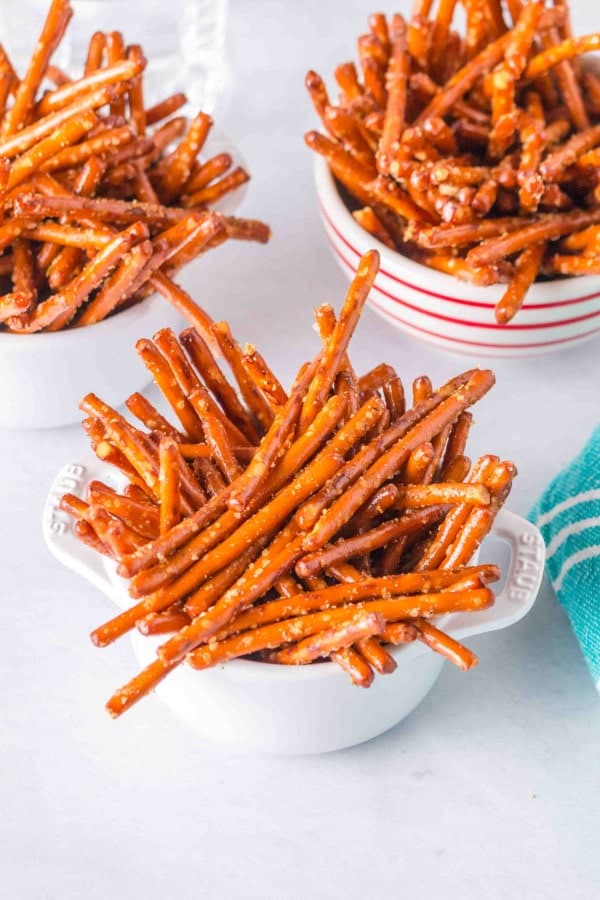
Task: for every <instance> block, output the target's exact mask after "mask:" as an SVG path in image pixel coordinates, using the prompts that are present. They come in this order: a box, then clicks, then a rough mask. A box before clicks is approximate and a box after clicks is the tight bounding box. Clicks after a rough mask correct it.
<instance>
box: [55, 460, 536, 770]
mask: <svg viewBox="0 0 600 900" xmlns="http://www.w3.org/2000/svg"><path fill="white" fill-rule="evenodd" d="M99 477H103V478H105V477H106V468H105V467H104V466H101V464H99V463H98V462H97V461H96V460H93V459H91V460H90V461H89V462H87V461H86V462H85V463H83V464H80V463H74V464H71V465H68V466H65V467H64V468H63V469H62V471H61V472H60V473H59V475H58V477H57V478H56V480H55V482H54V484H53V486H52V489H51V491H50V494H49V495H48V499H47V501H46V506H45V509H44V517H43V530H44V537H45V539H46V543H47V545H48V547H49V548H50V551H51V552H52V553H53V554H54V556H56V557H57V558H58V559H59V560H60V561H61V562H63V563H64V564H65V565H66V566H68V567H69V568H71V569H73V570H74V571H75V572H77V573H78V574H79V575H82V576H83V577H84V578H86V579H87V580H88V581H90V582H91V583H92V584H93V585H95V586H96V587H97V588H98V589H99V590H101V591H103V592H104V593H105V594H106V595H107V596H108V597H110V599H111V600H112V601H113V602H114V603H115V604H116V605H117V606H118V607H119V608H121V609H124V608H126V607H128V606H130V605H131V600H130V598H129V596H128V594H127V590H126V585H125V583H124V581H123V580H122V579H120V578H119V577H118V576H117V575H116V574H115V569H114V565H113V564H112V563H111V562H110V561H109V560H106V559H105V558H104V557H100V556H99V555H98V554H96V553H94V552H93V551H92V550H90V549H89V548H88V547H86V546H84V545H83V544H81V543H80V541H79V540H78V539H77V538H76V537H75V535H74V534H73V531H72V527H71V525H72V520H71V519H70V517H69V516H67V515H65V514H64V513H63V512H61V510H60V508H59V503H60V498H61V497H62V495H63V494H64V493H65V492H66V491H72V492H75V493H81V492H82V491H84V490H85V486H86V484H87V483H88V482H89V481H90V480H92V479H94V478H99ZM494 533H495V535H497V536H498V537H500V538H503V539H504V540H506V541H507V542H508V543H509V545H510V550H511V560H510V564H509V566H508V574H507V576H506V579H505V582H504V584H503V586H502V588H501V589H500V590H499V591H498V594H497V598H496V603H495V605H494V606H492V607H491V608H490V609H487V610H484V611H483V612H480V613H475V614H472V615H469V614H460V615H459V614H457V615H451V616H446V617H444V618H443V620H441V621H442V624H443V627H444V628H445V630H447V631H448V632H449V633H450V634H452V635H453V636H454V637H456V638H459V639H462V638H466V637H469V636H471V635H475V634H482V633H483V632H486V631H495V630H496V629H499V628H506V627H507V626H508V625H512V624H513V623H514V622H517V621H518V620H519V619H521V618H522V617H523V616H524V615H525V614H526V613H527V612H528V611H529V609H530V608H531V606H532V604H533V602H534V600H535V597H536V595H537V592H538V589H539V585H540V582H541V579H542V573H543V567H544V544H543V541H542V538H541V535H540V533H539V531H538V530H537V528H535V527H534V526H533V525H531V524H530V523H529V522H527V521H525V520H524V519H521V518H520V517H519V516H515V515H513V514H512V513H509V512H506V511H502V512H501V513H500V515H499V516H498V518H497V521H496V526H495V529H494ZM492 549H493V545H492ZM484 555H485V558H486V561H487V560H488V559H489V558H490V553H489V552H488V548H486V552H485V554H484ZM161 640H163V641H164V638H162V639H161V638H147V637H143V636H142V635H140V634H138V633H137V632H135V633H133V635H132V642H133V648H134V652H135V655H136V658H137V662H138V664H139V665H140V666H145V665H147V664H148V663H150V662H152V660H153V659H155V658H156V655H155V650H156V647H157V645H158V644H159V643H160V642H161ZM104 652H105V653H109V652H110V650H105V651H104ZM391 652H392V653H393V655H394V657H395V659H396V661H397V663H398V667H397V669H396V671H395V672H393V673H392V674H391V675H385V676H378V677H376V678H375V681H374V682H373V685H372V686H371V687H370V688H369V690H361V689H360V688H357V687H354V686H353V685H352V684H351V683H350V681H349V679H348V677H347V676H346V675H345V674H344V673H343V672H342V671H341V670H340V669H338V667H337V666H335V665H334V664H333V663H327V662H325V663H319V664H316V665H312V666H300V667H294V666H276V665H270V664H265V663H261V662H255V661H252V660H243V659H238V660H232V661H230V662H228V663H226V664H225V665H223V666H220V667H215V668H214V669H208V670H206V671H202V672H198V671H194V670H192V669H190V668H189V667H187V666H185V665H184V666H180V667H179V668H178V669H177V670H176V671H175V672H173V673H171V675H169V677H168V678H166V679H165V681H164V682H162V684H161V685H160V686H159V687H158V689H157V693H158V694H159V696H160V697H161V698H162V699H163V700H164V702H165V703H166V704H167V706H168V707H169V708H170V709H171V710H172V711H173V712H174V713H175V714H176V715H177V716H179V718H181V719H182V720H183V721H184V722H186V723H187V724H188V725H189V726H190V727H191V728H192V729H194V730H195V731H197V732H198V733H199V734H201V735H202V737H203V738H206V739H209V740H211V741H216V742H218V743H225V744H233V745H235V746H236V747H237V748H238V749H244V750H250V751H259V752H266V753H287V754H296V753H324V752H327V751H331V750H339V749H342V748H344V747H351V746H353V745H354V744H360V743H362V742H363V741H368V740H370V739H371V738H373V737H376V736H377V735H379V734H382V733H383V732H384V731H387V730H388V729H389V728H392V727H393V726H394V725H396V724H397V723H398V722H400V721H401V720H402V719H403V718H404V717H405V716H407V715H408V714H409V713H410V712H411V711H412V710H413V709H414V708H415V707H416V706H417V705H418V704H419V703H420V702H421V701H422V700H423V698H424V697H425V696H426V694H427V693H428V692H429V691H430V690H431V688H432V687H433V685H434V683H435V681H436V679H437V677H438V675H439V674H440V671H441V669H442V666H443V662H444V661H443V659H442V658H441V657H440V656H438V655H437V654H435V653H433V652H432V651H431V650H429V649H428V648H426V647H424V646H423V645H422V644H420V643H414V644H410V645H408V646H406V647H398V648H393V649H392V650H391ZM132 674H133V671H132ZM465 677H468V675H466V676H465ZM109 691H110V688H108V687H107V694H108V693H109ZM146 702H147V701H146ZM134 714H135V713H134Z"/></svg>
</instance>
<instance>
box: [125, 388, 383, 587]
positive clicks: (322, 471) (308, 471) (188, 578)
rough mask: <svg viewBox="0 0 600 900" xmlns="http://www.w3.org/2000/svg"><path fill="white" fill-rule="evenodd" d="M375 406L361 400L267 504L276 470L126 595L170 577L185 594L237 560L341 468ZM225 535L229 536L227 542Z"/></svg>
mask: <svg viewBox="0 0 600 900" xmlns="http://www.w3.org/2000/svg"><path fill="white" fill-rule="evenodd" d="M375 410H376V407H375V406H374V405H373V404H370V403H367V404H365V405H364V406H363V407H362V408H361V410H359V412H358V413H357V414H356V416H354V417H353V418H352V419H349V420H348V421H347V422H346V423H344V425H343V426H342V427H341V428H340V430H339V431H338V432H337V434H335V435H334V437H333V438H332V439H331V441H330V443H329V445H328V446H327V447H326V448H325V449H324V450H322V451H321V452H320V453H319V454H318V455H317V456H316V457H315V458H314V459H313V460H312V462H311V463H310V464H309V465H308V466H307V467H306V468H305V469H304V470H303V471H301V472H300V473H299V474H298V475H296V477H295V478H294V479H293V480H292V481H290V482H289V483H288V484H286V486H285V487H283V488H282V490H281V491H280V492H279V493H278V494H276V495H275V496H274V497H272V499H270V500H269V501H268V502H266V503H265V500H266V499H267V498H268V497H269V496H270V494H271V491H270V490H269V483H270V482H271V483H272V479H273V478H275V484H277V474H276V471H275V472H274V473H273V475H272V476H271V478H270V479H269V480H268V481H267V482H266V483H265V485H264V486H263V488H262V490H261V491H260V492H258V493H257V494H256V495H255V496H254V497H253V498H252V501H251V502H250V503H248V505H247V506H246V507H245V508H244V509H243V511H236V512H235V513H234V512H232V511H231V510H228V511H227V513H225V514H224V515H222V516H221V517H220V518H219V519H218V520H217V521H216V522H215V523H214V524H213V525H212V526H209V528H208V529H206V531H204V532H201V533H200V534H199V535H197V536H196V537H195V538H193V539H192V540H191V541H190V543H189V544H187V545H186V546H185V547H183V548H181V549H180V550H179V551H178V552H177V553H176V554H174V555H173V556H172V557H171V558H170V559H169V560H168V561H166V562H165V563H162V564H161V565H160V566H157V567H155V568H154V569H148V570H146V571H145V572H141V573H139V574H138V575H136V576H135V577H134V578H133V579H132V581H131V583H130V594H131V595H132V596H134V597H135V596H139V595H140V594H142V593H149V592H150V591H155V590H157V588H159V587H161V586H162V585H164V584H165V583H166V582H167V581H169V582H171V583H170V584H169V587H168V593H169V595H170V594H171V593H173V592H174V591H176V593H177V594H178V596H179V597H183V596H185V594H186V593H188V592H189V589H192V588H193V587H195V586H197V584H198V583H199V581H200V580H202V579H205V578H207V577H208V576H210V575H211V574H213V572H214V571H217V570H218V569H219V568H221V567H222V566H224V565H226V564H227V563H228V562H230V561H231V559H233V558H235V556H236V554H237V553H239V552H240V551H241V550H243V548H244V547H245V546H247V544H248V542H249V541H252V540H255V539H256V538H258V537H261V536H262V535H264V534H271V533H273V532H274V531H275V530H276V529H277V528H279V527H280V526H281V525H282V524H283V522H285V520H286V519H287V518H288V517H289V515H290V514H291V513H292V512H293V510H294V509H295V508H296V507H297V506H298V505H299V504H301V503H302V502H303V501H304V500H305V499H306V498H307V497H308V496H310V494H311V493H312V492H313V491H314V490H315V489H318V487H320V486H321V485H322V484H323V483H325V482H326V481H327V480H328V479H329V478H330V477H331V476H332V475H333V474H334V473H335V472H336V471H337V470H338V469H339V468H340V466H341V465H342V463H343V456H342V454H343V453H347V452H348V451H349V450H350V449H351V447H353V446H354V445H355V444H356V443H357V441H359V440H360V438H361V437H363V436H364V434H365V433H366V431H367V430H368V429H369V428H370V427H371V426H372V422H373V418H374V415H375V414H376V412H375ZM234 485H235V483H234ZM232 489H233V488H232ZM261 504H264V505H262V506H261ZM240 523H241V524H240ZM224 538H227V541H226V542H224ZM219 542H221V543H219ZM174 577H177V578H178V580H177V581H175V582H173V581H172V579H173V578H174ZM188 586H189V589H188ZM174 599H177V598H174Z"/></svg>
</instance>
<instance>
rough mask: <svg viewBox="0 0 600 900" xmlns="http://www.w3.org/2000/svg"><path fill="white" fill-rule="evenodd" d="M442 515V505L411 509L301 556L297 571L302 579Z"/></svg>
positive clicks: (435, 520)
mask: <svg viewBox="0 0 600 900" xmlns="http://www.w3.org/2000/svg"><path fill="white" fill-rule="evenodd" d="M443 514H444V508H443V507H433V508H432V507H429V508H427V509H423V510H418V511H416V512H415V511H411V512H409V513H407V514H406V515H404V516H401V517H400V518H399V519H392V520H391V521H389V522H384V523H383V524H382V525H379V526H377V527H376V528H373V529H372V530H371V531H365V532H363V533H362V534H359V535H356V536H355V537H351V538H347V539H345V540H341V541H338V542H337V543H336V544H332V545H331V546H328V547H326V548H325V549H323V550H318V551H316V552H315V553H309V554H307V555H306V556H303V557H302V558H301V559H300V560H299V562H298V563H296V573H297V574H298V575H299V576H300V577H301V578H305V577H307V576H309V575H315V574H316V573H317V572H320V571H322V570H323V569H326V568H327V567H328V566H330V565H331V564H332V563H337V562H340V561H345V560H348V559H354V558H355V557H357V556H359V555H360V554H362V553H368V552H370V551H372V550H376V549H378V548H379V547H385V546H386V545H387V544H388V543H390V542H391V541H394V540H397V539H398V538H400V537H404V536H405V535H407V534H411V533H412V532H413V531H414V530H415V529H417V528H419V527H420V526H422V525H432V524H436V523H437V522H438V521H439V519H440V517H441V516H443Z"/></svg>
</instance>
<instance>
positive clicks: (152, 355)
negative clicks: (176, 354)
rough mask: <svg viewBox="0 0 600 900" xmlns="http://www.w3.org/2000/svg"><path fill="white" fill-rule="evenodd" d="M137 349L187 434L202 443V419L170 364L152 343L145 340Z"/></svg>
mask: <svg viewBox="0 0 600 900" xmlns="http://www.w3.org/2000/svg"><path fill="white" fill-rule="evenodd" d="M135 349H136V352H137V354H138V356H139V357H140V358H141V360H142V362H143V363H144V365H145V366H146V368H147V369H148V370H149V371H150V372H151V373H152V376H153V378H154V380H155V381H156V384H157V385H158V387H159V388H160V390H161V391H162V393H163V394H164V396H165V397H166V399H167V401H168V402H169V404H170V406H171V407H172V409H173V411H174V413H175V414H176V416H177V418H178V419H179V421H180V422H181V425H182V427H183V430H184V432H185V434H187V435H189V436H190V437H191V438H192V439H193V440H195V441H201V440H202V438H203V436H204V432H203V430H202V424H201V422H200V419H199V418H198V415H197V414H196V412H195V411H194V409H193V407H192V406H191V404H190V402H189V400H188V398H187V397H186V396H185V394H184V393H183V391H182V390H181V388H180V386H179V384H178V383H177V379H176V378H175V376H174V375H173V372H172V371H171V368H170V366H169V362H168V361H167V360H166V359H165V357H164V356H163V355H162V353H160V352H159V350H158V348H157V347H156V346H155V345H154V344H153V343H152V341H149V340H146V339H145V338H142V339H141V340H139V341H138V342H137V343H136V345H135Z"/></svg>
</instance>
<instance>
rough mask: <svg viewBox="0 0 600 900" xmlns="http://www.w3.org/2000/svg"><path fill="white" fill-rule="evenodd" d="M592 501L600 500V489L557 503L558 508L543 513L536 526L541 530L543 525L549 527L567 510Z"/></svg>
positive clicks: (584, 492) (554, 507)
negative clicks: (553, 520)
mask: <svg viewBox="0 0 600 900" xmlns="http://www.w3.org/2000/svg"><path fill="white" fill-rule="evenodd" d="M590 500H600V488H593V489H592V490H590V491H583V493H581V494H576V495H575V496H574V497H568V498H567V499H566V500H563V501H562V502H561V503H557V504H556V506H553V507H552V509H549V510H548V511H547V512H545V513H542V515H541V516H540V517H539V518H538V520H537V522H536V525H537V526H538V527H539V528H541V527H542V525H547V524H548V522H551V521H552V519H554V518H556V516H558V515H559V513H561V512H564V511H565V510H566V509H571V507H572V506H579V504H580V503H587V502H588V501H590Z"/></svg>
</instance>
